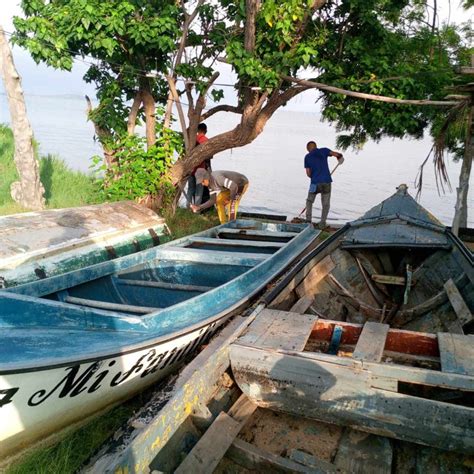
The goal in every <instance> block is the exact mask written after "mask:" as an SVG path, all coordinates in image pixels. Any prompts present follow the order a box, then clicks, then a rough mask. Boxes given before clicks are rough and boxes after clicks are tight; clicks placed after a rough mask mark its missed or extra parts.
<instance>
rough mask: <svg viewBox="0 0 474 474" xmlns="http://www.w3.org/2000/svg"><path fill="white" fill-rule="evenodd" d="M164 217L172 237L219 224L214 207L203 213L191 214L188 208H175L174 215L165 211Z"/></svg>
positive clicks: (179, 236) (178, 236) (176, 237)
mask: <svg viewBox="0 0 474 474" xmlns="http://www.w3.org/2000/svg"><path fill="white" fill-rule="evenodd" d="M164 217H165V219H166V223H167V224H168V227H169V228H170V230H171V235H172V238H173V239H179V238H181V237H184V236H186V235H190V234H195V233H196V232H201V231H202V230H206V229H209V228H210V227H214V226H216V225H219V218H218V217H217V211H216V210H215V209H212V210H211V211H209V212H206V213H204V214H193V213H192V212H191V211H190V210H189V209H177V210H176V213H175V215H174V216H173V215H171V214H167V213H165V215H164Z"/></svg>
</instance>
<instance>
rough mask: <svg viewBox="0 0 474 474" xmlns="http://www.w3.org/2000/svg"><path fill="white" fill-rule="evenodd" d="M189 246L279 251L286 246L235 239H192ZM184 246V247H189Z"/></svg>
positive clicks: (278, 243)
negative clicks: (254, 248)
mask: <svg viewBox="0 0 474 474" xmlns="http://www.w3.org/2000/svg"><path fill="white" fill-rule="evenodd" d="M189 244H205V245H215V246H219V245H228V246H231V247H260V248H275V249H280V248H282V247H284V246H285V245H286V243H285V242H265V241H261V240H237V239H221V238H220V237H218V238H215V237H192V238H190V239H189ZM189 244H186V245H189Z"/></svg>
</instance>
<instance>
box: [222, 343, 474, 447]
mask: <svg viewBox="0 0 474 474" xmlns="http://www.w3.org/2000/svg"><path fill="white" fill-rule="evenodd" d="M230 358H231V366H232V372H233V374H234V377H235V380H236V382H237V384H238V385H239V387H240V389H241V390H242V391H243V392H244V393H245V394H246V395H247V396H248V397H249V398H250V399H251V400H253V401H254V402H255V403H257V404H258V405H259V406H262V407H265V408H267V409H271V410H276V411H281V412H286V413H289V414H294V415H298V416H305V417H307V418H314V419H316V420H321V421H323V422H327V423H333V424H337V425H340V426H350V427H352V428H356V429H358V430H362V431H366V432H368V433H372V434H377V435H381V436H388V437H391V438H396V439H400V440H402V441H408V442H415V443H421V444H426V445H428V446H433V447H436V448H440V449H445V450H452V451H456V452H462V453H469V454H471V455H472V454H474V421H473V420H474V409H473V408H470V407H466V406H461V405H455V404H451V403H444V402H439V401H435V400H429V399H426V398H421V397H416V396H411V395H407V394H400V393H395V392H392V391H388V390H380V389H375V388H372V387H370V384H371V380H370V372H369V371H367V370H364V369H362V370H360V369H357V370H356V369H354V368H353V367H350V366H339V365H338V364H336V363H334V362H332V363H330V362H329V363H328V362H322V361H316V360H310V359H308V358H304V357H300V356H298V355H296V356H288V355H283V354H281V353H279V352H276V351H270V350H264V349H258V348H253V347H247V346H246V347H242V346H239V345H238V344H233V345H231V347H230ZM333 360H334V358H333ZM364 365H365V363H364ZM440 420H443V421H441V422H440Z"/></svg>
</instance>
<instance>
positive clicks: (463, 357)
mask: <svg viewBox="0 0 474 474" xmlns="http://www.w3.org/2000/svg"><path fill="white" fill-rule="evenodd" d="M438 343H439V354H440V358H441V369H442V370H443V372H452V373H455V374H464V375H470V376H474V336H461V335H459V334H451V333H448V332H440V333H438Z"/></svg>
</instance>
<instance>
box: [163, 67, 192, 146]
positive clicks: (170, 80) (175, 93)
mask: <svg viewBox="0 0 474 474" xmlns="http://www.w3.org/2000/svg"><path fill="white" fill-rule="evenodd" d="M166 79H167V81H168V84H169V86H170V93H171V94H172V96H173V100H174V101H175V103H176V108H177V109H178V116H179V122H180V124H181V130H182V131H183V138H184V148H185V150H186V151H188V150H190V147H189V139H188V134H187V133H186V128H187V127H186V119H185V117H184V111H183V106H182V105H181V101H180V100H179V95H178V91H177V90H176V86H175V83H174V78H172V77H170V76H166Z"/></svg>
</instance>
